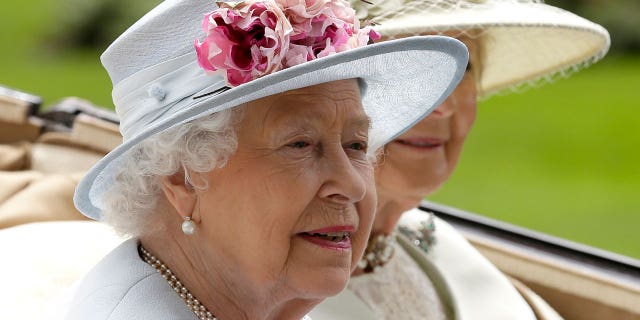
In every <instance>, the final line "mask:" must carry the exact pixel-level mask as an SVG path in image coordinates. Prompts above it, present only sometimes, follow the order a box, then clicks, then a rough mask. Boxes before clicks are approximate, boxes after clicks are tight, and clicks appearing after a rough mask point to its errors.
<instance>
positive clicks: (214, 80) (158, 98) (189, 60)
mask: <svg viewBox="0 0 640 320" xmlns="http://www.w3.org/2000/svg"><path fill="white" fill-rule="evenodd" d="M225 85H226V81H225V78H224V76H223V75H222V74H216V73H207V72H205V71H204V70H202V68H200V66H199V65H198V63H197V61H196V55H195V53H189V54H186V55H183V56H180V57H177V58H175V59H172V60H169V61H166V62H163V63H160V64H157V65H155V66H152V67H149V68H147V69H144V70H142V71H140V72H138V73H136V74H133V75H131V76H130V77H128V78H126V79H124V80H122V81H121V82H120V83H118V84H117V85H115V86H114V88H113V92H112V96H113V101H114V103H115V107H116V113H117V114H118V116H119V117H120V119H121V122H120V132H121V133H122V136H123V138H124V141H127V140H129V139H131V138H132V137H135V136H137V135H138V134H140V133H141V132H143V131H145V129H146V128H149V127H150V126H152V125H153V124H154V123H157V122H160V121H161V120H162V119H168V118H170V117H172V116H173V115H175V114H177V113H179V112H181V111H184V110H186V109H187V107H188V106H189V105H190V104H193V103H194V101H193V99H191V97H193V96H197V95H200V94H203V93H207V92H210V91H214V90H216V89H221V88H224V87H225Z"/></svg>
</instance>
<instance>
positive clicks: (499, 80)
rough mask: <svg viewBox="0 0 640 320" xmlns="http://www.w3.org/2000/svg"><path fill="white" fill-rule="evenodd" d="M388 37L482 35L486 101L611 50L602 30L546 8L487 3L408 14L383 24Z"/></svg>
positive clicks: (482, 91)
mask: <svg viewBox="0 0 640 320" xmlns="http://www.w3.org/2000/svg"><path fill="white" fill-rule="evenodd" d="M379 23H380V25H379V26H377V27H376V30H377V31H378V32H380V33H381V34H382V35H383V37H387V38H398V37H404V36H412V35H420V34H433V33H442V32H447V31H454V32H455V31H462V30H474V29H476V30H478V31H480V36H479V40H480V48H481V49H480V50H481V53H480V59H481V64H482V66H481V70H482V71H481V74H480V79H478V93H479V94H480V95H483V96H486V95H491V94H493V93H496V92H499V91H502V90H504V89H508V88H517V87H519V86H521V85H523V84H527V83H529V84H530V83H535V82H537V81H539V80H549V79H548V78H549V77H552V76H555V75H558V74H562V73H564V72H571V71H572V70H573V69H579V68H580V67H582V66H583V65H588V64H591V63H593V62H595V61H597V60H599V59H600V58H602V57H603V56H604V55H605V54H606V53H607V51H608V49H609V46H610V43H611V41H610V37H609V33H608V32H607V30H606V29H604V28H603V27H602V26H600V25H598V24H595V23H593V22H591V21H589V20H587V19H584V18H582V17H580V16H577V15H575V14H573V13H571V12H568V11H565V10H562V9H560V8H556V7H553V6H549V5H545V4H540V3H520V2H515V3H494V4H492V3H491V2H487V3H483V4H482V5H478V6H477V7H471V8H469V9H460V8H456V9H454V10H449V11H442V12H439V11H437V10H433V12H431V11H426V10H425V11H420V10H407V11H406V13H403V14H402V15H398V16H390V17H389V18H386V19H384V20H381V21H379Z"/></svg>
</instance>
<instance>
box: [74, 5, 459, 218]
mask: <svg viewBox="0 0 640 320" xmlns="http://www.w3.org/2000/svg"><path fill="white" fill-rule="evenodd" d="M215 8H216V7H215V4H214V2H212V1H202V0H169V1H165V2H163V3H161V4H160V5H159V6H158V7H156V8H154V9H153V10H152V11H150V12H149V13H148V14H146V15H145V16H144V17H142V18H141V19H140V20H139V21H138V22H136V23H135V24H134V25H133V26H132V27H130V28H129V29H128V30H127V31H125V32H124V33H123V34H122V35H121V36H120V37H119V38H118V39H117V40H116V41H115V42H114V43H113V44H111V46H110V47H109V48H108V49H107V50H106V51H105V53H104V54H103V55H102V57H101V59H102V63H103V65H104V66H105V68H106V69H107V71H108V73H109V76H110V77H111V79H112V81H113V83H114V89H113V100H114V103H115V106H116V112H117V113H118V115H119V117H120V131H121V133H122V135H123V143H122V144H121V145H120V146H118V147H117V148H115V149H114V150H112V151H111V152H110V153H109V154H107V155H106V156H105V157H104V158H102V159H101V160H100V161H98V162H97V163H96V164H95V165H94V166H93V167H92V168H91V169H90V170H89V171H88V172H87V174H86V175H85V176H84V178H83V179H82V180H81V181H80V183H79V185H78V187H77V188H76V193H75V196H74V202H75V205H76V207H77V208H78V209H79V210H80V211H81V212H82V213H83V214H84V215H86V216H88V217H89V218H92V219H96V220H98V219H100V217H101V210H102V209H103V208H104V207H105V206H104V204H103V203H102V199H101V198H102V195H103V194H104V193H105V191H106V190H107V189H108V188H109V187H110V186H112V185H113V184H114V181H115V179H116V173H117V172H118V168H119V167H120V165H121V163H122V161H123V159H125V158H126V157H128V156H130V151H132V150H134V148H135V146H136V145H138V144H139V143H140V142H142V141H143V140H145V139H147V138H149V137H151V136H153V135H155V134H157V133H160V132H163V131H165V130H167V129H169V128H172V127H175V126H178V125H181V124H184V123H186V122H189V121H192V120H194V119H197V118H200V117H203V116H206V115H209V114H212V113H215V112H218V111H222V110H225V109H229V108H233V107H235V106H238V105H242V104H244V103H246V102H249V101H253V100H256V99H260V98H263V97H266V96H270V95H274V94H277V93H281V92H285V91H289V90H294V89H298V88H303V87H308V86H313V85H317V84H321V83H326V82H332V81H336V80H342V79H358V80H359V84H360V91H361V100H362V105H363V107H364V111H365V112H366V114H367V116H368V117H369V118H370V120H371V129H370V133H369V137H370V141H372V142H373V145H372V146H371V147H372V148H375V147H376V146H382V145H383V144H384V143H386V142H387V141H389V140H391V139H393V137H395V136H397V135H398V134H400V133H402V132H403V131H404V130H406V129H407V128H410V127H411V126H412V125H414V124H415V123H416V122H417V121H419V120H420V119H422V118H423V117H425V116H426V115H427V114H429V113H430V112H431V111H432V110H433V109H434V108H435V107H436V106H437V105H439V104H440V103H441V102H442V101H444V99H446V97H447V96H448V95H449V94H450V93H451V92H452V91H453V90H454V89H455V87H456V86H457V85H458V83H459V82H460V80H461V79H462V77H463V76H464V72H465V68H466V65H467V61H468V51H467V49H466V47H465V46H464V44H463V43H462V42H460V41H458V40H456V39H453V38H449V37H442V36H426V37H413V38H407V39H399V40H396V41H388V42H384V43H380V44H372V45H366V46H362V47H359V48H355V49H351V50H347V51H343V52H340V53H335V54H332V55H329V56H326V57H322V58H318V59H316V60H312V61H309V62H305V63H302V64H299V65H296V66H293V67H290V68H287V69H284V70H280V71H277V72H274V73H271V74H269V75H266V76H263V77H261V78H257V79H254V80H251V81H249V82H246V83H243V84H241V85H238V86H236V87H233V88H231V89H228V90H226V91H225V90H223V89H227V87H226V86H227V83H226V78H225V77H224V76H222V75H220V73H214V74H210V73H207V72H205V71H204V70H202V68H200V66H199V65H198V62H197V61H196V60H197V59H196V54H195V52H194V39H202V38H203V37H204V33H203V31H202V29H201V24H202V19H203V17H204V15H205V14H207V13H209V12H211V11H213V10H214V9H215ZM125 214H126V213H125Z"/></svg>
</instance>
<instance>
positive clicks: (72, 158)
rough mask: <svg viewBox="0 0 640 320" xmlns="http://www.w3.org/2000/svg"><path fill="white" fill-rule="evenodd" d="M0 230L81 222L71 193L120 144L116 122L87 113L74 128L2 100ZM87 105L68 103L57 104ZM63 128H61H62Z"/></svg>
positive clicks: (76, 120) (75, 101) (71, 100)
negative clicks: (56, 222)
mask: <svg viewBox="0 0 640 320" xmlns="http://www.w3.org/2000/svg"><path fill="white" fill-rule="evenodd" d="M0 99H2V100H0V101H1V102H0V228H7V227H10V226H15V225H19V224H23V223H28V222H36V221H50V220H78V219H84V217H83V216H82V215H81V214H80V213H79V212H78V211H77V210H76V209H75V207H74V206H73V201H72V198H73V192H74V190H75V187H76V185H77V183H78V181H79V179H80V178H81V177H82V175H83V174H84V173H85V172H86V171H87V170H88V169H89V168H90V167H91V166H92V165H93V164H94V163H95V162H96V161H97V160H98V159H100V158H101V157H102V156H104V155H105V154H106V153H107V152H108V151H109V150H111V149H113V148H114V147H115V146H117V145H118V144H120V143H121V141H122V138H121V136H120V133H119V132H118V126H117V124H115V123H112V122H109V121H106V120H102V119H99V118H96V117H93V116H90V115H86V114H78V115H77V116H75V117H74V120H73V124H72V126H71V129H70V130H69V129H68V128H66V130H65V129H64V128H63V129H60V128H57V127H51V128H49V127H47V126H48V125H49V126H54V124H50V123H49V124H48V123H47V122H46V121H45V120H43V119H42V118H38V117H36V116H34V111H33V110H32V108H33V107H32V106H30V105H29V104H27V103H23V102H21V101H19V100H17V99H15V101H12V100H11V98H9V97H4V96H0ZM65 104H66V105H69V104H89V102H87V101H85V100H82V99H78V98H67V99H64V100H62V101H61V102H60V103H59V104H58V105H65ZM58 126H59V125H58Z"/></svg>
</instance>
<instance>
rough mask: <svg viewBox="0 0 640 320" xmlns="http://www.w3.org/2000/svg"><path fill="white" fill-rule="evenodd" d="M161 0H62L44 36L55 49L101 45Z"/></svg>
mask: <svg viewBox="0 0 640 320" xmlns="http://www.w3.org/2000/svg"><path fill="white" fill-rule="evenodd" d="M160 2H161V0H137V1H127V0H63V1H62V4H61V5H60V6H59V7H58V8H60V9H59V11H58V12H55V13H54V14H56V15H57V16H58V17H59V18H58V19H57V20H58V21H60V23H59V24H56V26H57V27H55V28H54V29H52V30H50V31H49V32H50V34H48V35H47V36H48V37H49V38H50V40H51V42H53V44H54V47H57V48H58V49H61V50H63V49H69V48H91V49H98V50H102V49H105V48H106V47H107V46H108V45H109V43H111V42H112V41H113V40H114V39H115V38H116V37H117V36H118V35H120V34H121V33H122V32H124V31H125V30H126V29H127V28H128V27H129V26H130V25H131V24H132V23H133V22H135V21H136V20H138V19H139V18H140V17H141V16H142V15H144V14H145V13H146V12H147V11H149V10H151V8H153V7H155V6H156V5H157V4H158V3H160Z"/></svg>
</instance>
